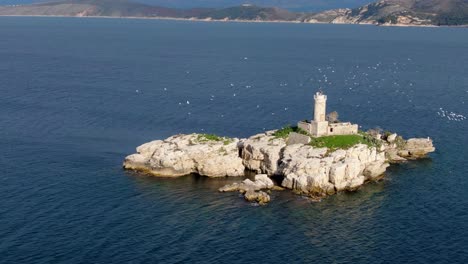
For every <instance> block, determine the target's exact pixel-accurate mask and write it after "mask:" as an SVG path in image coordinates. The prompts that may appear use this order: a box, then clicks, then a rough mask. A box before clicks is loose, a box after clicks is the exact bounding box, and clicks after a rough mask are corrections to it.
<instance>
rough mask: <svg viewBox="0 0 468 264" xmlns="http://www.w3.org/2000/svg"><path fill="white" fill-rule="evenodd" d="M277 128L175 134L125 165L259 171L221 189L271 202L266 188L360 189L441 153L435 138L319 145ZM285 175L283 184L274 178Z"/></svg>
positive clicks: (206, 172) (165, 171)
mask: <svg viewBox="0 0 468 264" xmlns="http://www.w3.org/2000/svg"><path fill="white" fill-rule="evenodd" d="M274 132H275V131H267V132H265V133H261V134H257V135H254V136H251V137H249V138H247V139H237V138H233V139H230V138H222V137H217V136H212V135H211V136H210V135H205V134H189V135H175V136H172V137H169V138H167V139H165V140H155V141H151V142H149V143H145V144H143V145H141V146H139V147H138V148H137V153H135V154H132V155H129V156H127V157H126V158H125V161H124V163H123V167H124V168H125V169H129V170H136V171H143V172H146V173H150V174H153V175H155V176H163V177H179V176H183V175H188V174H192V173H196V174H199V175H203V176H208V177H226V176H244V175H245V170H250V171H253V172H256V173H258V174H257V175H256V176H255V179H254V181H252V180H250V179H246V180H244V181H242V182H240V183H233V184H230V185H226V186H224V187H221V188H220V189H219V191H220V192H228V191H239V192H241V193H242V194H244V198H245V199H246V200H247V201H253V202H257V203H259V204H266V203H268V202H269V201H270V196H269V195H268V194H267V193H265V192H263V191H262V190H271V189H279V188H286V189H290V190H292V191H293V192H295V193H298V194H302V195H307V196H310V197H316V198H317V197H324V196H327V195H332V194H335V193H337V192H340V191H354V190H356V189H358V188H359V187H360V186H362V185H363V184H364V183H365V182H368V181H372V180H376V179H379V178H381V177H382V176H383V175H384V174H385V171H386V169H387V168H388V167H389V166H390V164H392V163H398V162H404V161H407V160H413V159H419V158H423V157H425V156H426V155H427V154H428V153H430V152H433V151H435V148H434V146H433V143H432V140H431V139H430V138H413V139H409V140H404V139H403V138H402V137H401V136H398V135H397V134H390V135H387V136H382V135H380V134H378V135H374V136H373V138H375V140H376V142H375V143H376V144H375V145H372V146H368V145H365V144H357V145H354V146H352V147H350V148H348V149H328V148H326V147H322V148H318V147H313V146H312V145H310V144H301V143H295V144H287V140H288V139H287V138H280V137H276V136H275V135H274ZM272 176H279V177H280V178H282V180H281V181H280V182H279V183H280V186H277V185H274V183H273V181H272V180H271V179H270V177H272Z"/></svg>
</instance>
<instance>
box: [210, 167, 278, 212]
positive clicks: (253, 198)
mask: <svg viewBox="0 0 468 264" xmlns="http://www.w3.org/2000/svg"><path fill="white" fill-rule="evenodd" d="M273 187H274V183H273V181H272V180H271V179H270V178H269V177H268V175H266V174H257V175H255V179H254V181H252V180H250V179H246V180H244V181H243V182H241V183H233V184H228V185H225V186H223V187H221V188H219V191H220V192H235V191H239V192H240V193H242V194H244V198H245V200H247V201H249V202H257V203H259V204H260V205H264V204H267V203H268V202H270V196H269V195H268V194H267V193H265V192H263V191H260V190H263V189H271V188H273Z"/></svg>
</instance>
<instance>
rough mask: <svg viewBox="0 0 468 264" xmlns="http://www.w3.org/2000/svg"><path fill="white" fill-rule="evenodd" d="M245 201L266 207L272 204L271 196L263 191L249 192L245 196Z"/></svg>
mask: <svg viewBox="0 0 468 264" xmlns="http://www.w3.org/2000/svg"><path fill="white" fill-rule="evenodd" d="M244 198H245V200H247V201H249V202H257V203H258V204H260V205H265V204H267V203H269V202H270V196H269V195H268V194H267V193H266V192H262V191H258V192H256V191H253V190H248V191H247V192H246V193H245V194H244Z"/></svg>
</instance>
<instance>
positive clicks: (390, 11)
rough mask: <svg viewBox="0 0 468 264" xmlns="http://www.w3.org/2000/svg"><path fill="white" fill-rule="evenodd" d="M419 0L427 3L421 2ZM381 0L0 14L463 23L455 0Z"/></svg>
mask: <svg viewBox="0 0 468 264" xmlns="http://www.w3.org/2000/svg"><path fill="white" fill-rule="evenodd" d="M421 1H422V2H424V3H425V4H426V5H425V6H424V7H423V6H422V5H421ZM437 1H438V0H418V1H416V0H408V1H405V2H401V1H398V0H380V1H377V2H374V3H370V4H367V5H364V6H361V7H358V8H354V9H350V8H340V9H333V10H325V11H320V12H314V13H311V12H293V11H289V10H286V9H281V8H278V7H263V6H255V5H251V4H243V5H240V6H233V7H226V8H191V9H182V8H169V7H163V6H152V5H148V4H142V3H137V2H132V1H130V0H118V1H117V0H115V1H114V0H62V1H56V2H46V3H37V4H27V5H15V6H0V16H27V17H80V18H81V17H88V18H129V19H159V20H179V21H201V22H241V23H303V24H359V25H378V26H398V27H416V26H417V27H440V26H450V27H467V26H468V7H466V6H464V5H463V4H460V3H459V2H458V0H446V1H447V3H446V4H445V5H444V6H443V7H441V6H439V5H436V6H434V5H433V4H435V3H438V2H437Z"/></svg>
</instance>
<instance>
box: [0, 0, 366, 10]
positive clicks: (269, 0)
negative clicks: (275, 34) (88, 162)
mask: <svg viewBox="0 0 468 264" xmlns="http://www.w3.org/2000/svg"><path fill="white" fill-rule="evenodd" d="M41 1H42V2H46V1H47V0H0V5H13V4H29V3H33V2H41ZM132 1H138V2H143V3H146V4H153V5H159V6H165V7H178V8H191V7H229V6H236V5H240V4H244V3H251V4H256V5H260V6H277V7H282V8H286V9H289V10H293V11H319V10H327V9H334V8H345V7H348V8H354V7H359V6H362V5H364V4H367V3H369V2H372V0H132Z"/></svg>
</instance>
